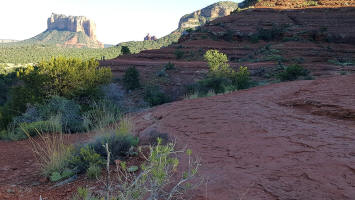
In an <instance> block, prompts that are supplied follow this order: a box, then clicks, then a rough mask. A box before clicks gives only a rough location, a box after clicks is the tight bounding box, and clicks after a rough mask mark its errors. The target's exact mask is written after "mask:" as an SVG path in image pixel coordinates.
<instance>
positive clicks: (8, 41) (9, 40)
mask: <svg viewBox="0 0 355 200" xmlns="http://www.w3.org/2000/svg"><path fill="white" fill-rule="evenodd" d="M11 42H18V40H11V39H0V43H11Z"/></svg>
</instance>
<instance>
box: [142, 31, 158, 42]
mask: <svg viewBox="0 0 355 200" xmlns="http://www.w3.org/2000/svg"><path fill="white" fill-rule="evenodd" d="M155 40H157V37H155V36H154V35H153V36H150V34H149V33H148V34H147V36H145V37H144V41H155Z"/></svg>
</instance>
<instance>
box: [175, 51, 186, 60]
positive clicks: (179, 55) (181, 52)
mask: <svg viewBox="0 0 355 200" xmlns="http://www.w3.org/2000/svg"><path fill="white" fill-rule="evenodd" d="M184 55H185V52H184V51H181V50H179V49H177V50H176V51H175V56H176V59H178V60H180V59H182V58H183V57H184Z"/></svg>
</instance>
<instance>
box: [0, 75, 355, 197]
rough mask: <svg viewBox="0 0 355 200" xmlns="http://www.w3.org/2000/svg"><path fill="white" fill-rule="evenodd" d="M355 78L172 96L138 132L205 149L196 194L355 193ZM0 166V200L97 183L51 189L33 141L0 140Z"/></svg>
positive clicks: (140, 118) (65, 193)
mask: <svg viewBox="0 0 355 200" xmlns="http://www.w3.org/2000/svg"><path fill="white" fill-rule="evenodd" d="M354 84H355V76H354V75H350V76H337V77H332V78H326V79H319V80H312V81H295V82H288V83H280V84H274V85H268V86H262V87H256V88H252V89H249V90H244V91H238V92H234V93H231V94H227V95H218V96H214V97H209V98H200V99H194V100H184V101H179V102H175V103H171V104H165V105H162V106H159V107H157V108H154V109H151V110H147V111H145V112H143V113H139V114H137V115H136V116H134V117H133V118H134V120H135V123H136V132H137V134H138V135H139V134H140V133H142V132H143V131H144V130H147V129H156V130H157V131H160V132H165V133H169V135H170V136H171V137H173V138H176V141H177V144H178V147H179V148H182V147H184V146H185V145H186V146H187V147H189V148H191V149H192V150H193V152H194V154H195V155H197V156H198V157H200V159H201V161H202V168H201V170H200V175H201V176H202V177H204V178H206V179H208V183H207V184H206V185H205V184H204V185H203V186H201V187H200V188H198V190H196V191H195V192H193V193H192V194H190V195H191V197H192V199H219V200H227V199H228V200H229V199H354V198H355V190H354V187H355V124H354V121H355V106H354V105H355V101H354V100H355V87H353V86H354ZM87 137H88V135H71V136H70V138H69V140H68V141H69V142H74V141H82V140H85V139H86V138H87ZM182 164H184V163H183V162H182ZM0 166H1V167H0V199H38V198H39V196H40V195H42V197H45V198H46V199H70V197H72V195H73V193H74V192H75V191H76V188H77V187H78V186H87V187H93V188H95V189H96V190H97V189H100V186H98V185H97V183H95V182H92V181H88V180H87V179H85V178H84V177H83V176H82V177H79V179H78V180H77V181H75V182H73V183H70V184H67V185H64V186H61V187H56V188H53V187H52V186H53V185H54V184H53V183H50V182H49V181H48V180H45V179H43V178H42V176H40V171H39V165H38V163H37V161H36V160H35V159H34V157H33V154H32V152H31V149H30V144H29V143H28V141H19V142H4V141H0ZM94 186H95V187H94ZM101 190H102V189H101Z"/></svg>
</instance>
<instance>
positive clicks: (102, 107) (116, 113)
mask: <svg viewBox="0 0 355 200" xmlns="http://www.w3.org/2000/svg"><path fill="white" fill-rule="evenodd" d="M121 115H122V112H121V108H120V107H119V106H117V105H116V104H115V103H113V102H111V101H110V100H105V99H104V100H101V101H99V102H97V103H96V102H93V103H92V105H91V109H90V110H88V111H86V112H85V113H83V127H84V128H85V129H86V130H93V129H98V128H103V127H105V126H107V125H109V124H111V123H114V122H116V121H118V120H119V119H120V117H121Z"/></svg>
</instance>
